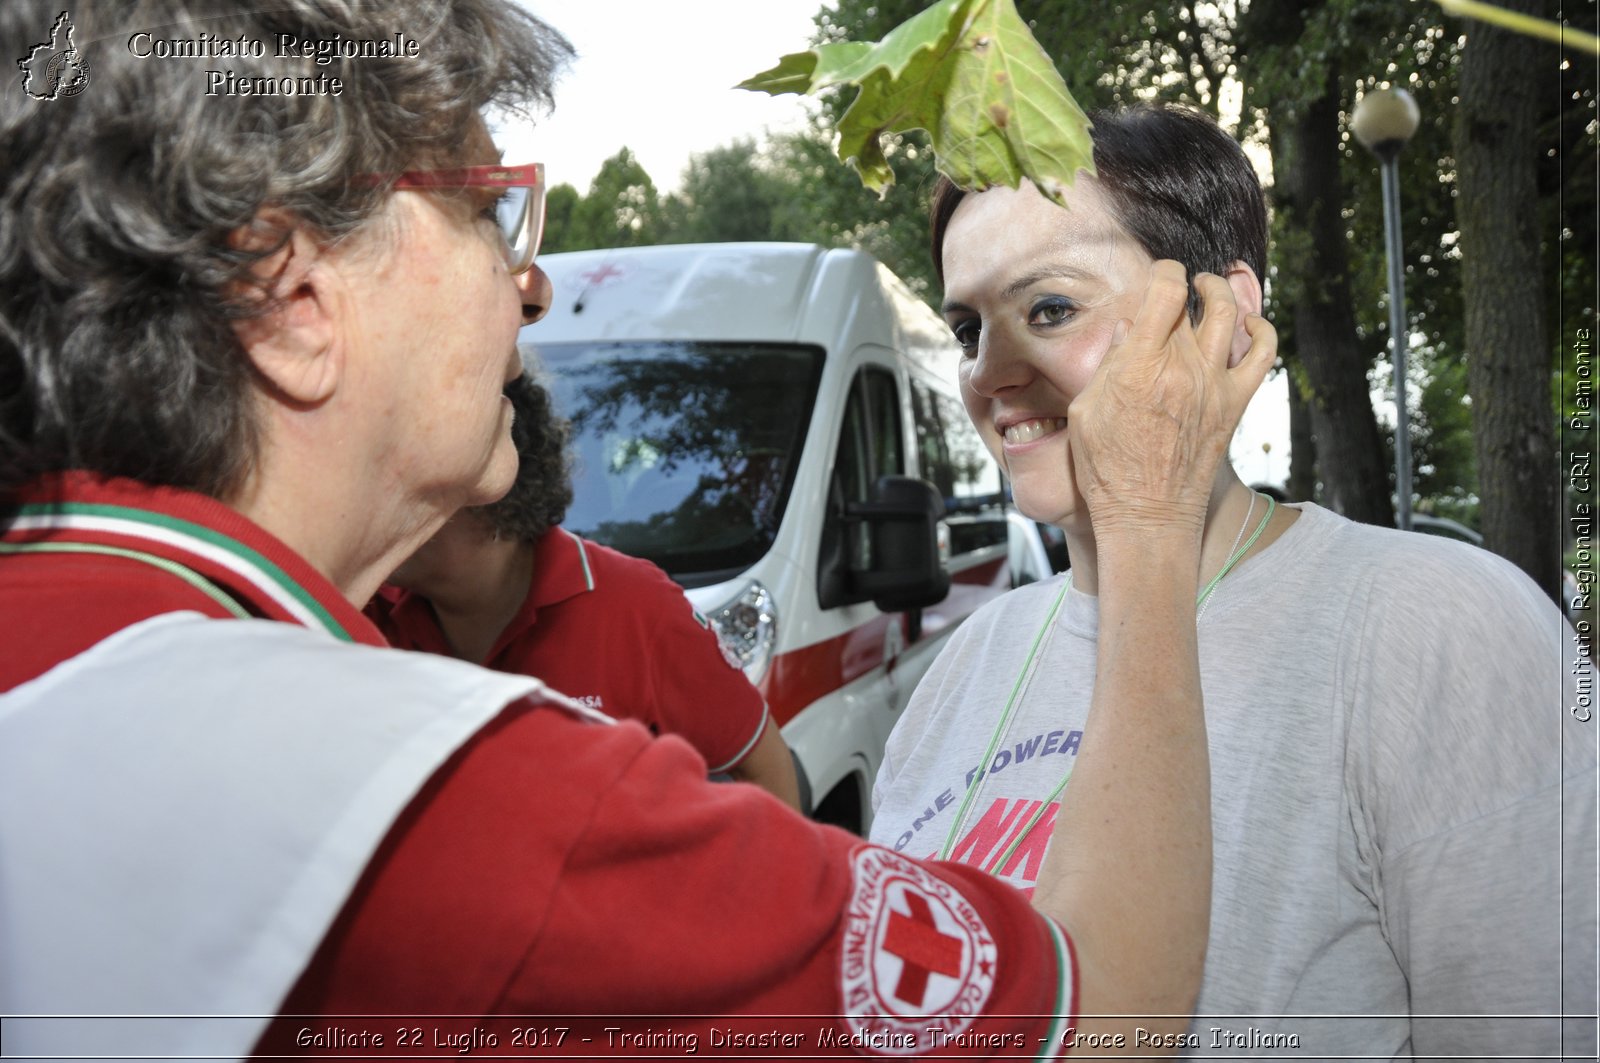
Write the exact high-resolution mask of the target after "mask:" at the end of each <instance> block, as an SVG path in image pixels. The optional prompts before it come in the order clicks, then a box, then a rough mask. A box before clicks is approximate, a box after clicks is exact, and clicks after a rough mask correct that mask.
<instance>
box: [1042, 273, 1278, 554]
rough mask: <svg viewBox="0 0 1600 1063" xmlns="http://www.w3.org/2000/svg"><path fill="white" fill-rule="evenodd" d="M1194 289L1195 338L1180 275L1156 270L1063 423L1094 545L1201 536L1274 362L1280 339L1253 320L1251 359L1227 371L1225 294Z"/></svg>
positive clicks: (1207, 277)
mask: <svg viewBox="0 0 1600 1063" xmlns="http://www.w3.org/2000/svg"><path fill="white" fill-rule="evenodd" d="M1195 289H1196V290H1197V291H1198V292H1199V294H1200V297H1201V300H1202V306H1203V312H1202V315H1201V319H1200V324H1199V327H1198V328H1196V327H1194V326H1192V325H1191V324H1190V322H1189V316H1188V314H1187V313H1186V312H1185V305H1186V301H1187V298H1188V292H1189V289H1188V284H1187V283H1186V279H1185V272H1184V268H1183V266H1182V265H1181V264H1179V263H1177V262H1172V261H1161V262H1157V263H1155V264H1154V265H1153V266H1152V267H1151V271H1150V286H1149V288H1148V289H1146V291H1145V297H1144V303H1143V304H1142V305H1141V306H1140V308H1139V313H1138V316H1137V317H1136V318H1135V319H1134V321H1133V324H1132V326H1131V328H1128V329H1127V335H1126V336H1125V337H1124V338H1123V339H1122V340H1121V341H1120V342H1113V344H1112V346H1111V349H1110V350H1109V351H1107V352H1106V356H1105V358H1104V359H1103V360H1102V361H1101V363H1100V367H1099V369H1098V370H1097V371H1096V372H1095V375H1094V379H1093V380H1092V381H1091V382H1090V384H1089V386H1088V387H1087V388H1085V389H1084V390H1083V392H1082V393H1080V394H1079V395H1078V397H1077V398H1076V399H1075V400H1074V401H1073V403H1072V407H1071V409H1070V410H1069V411H1068V417H1067V431H1068V439H1069V447H1070V451H1071V454H1072V472H1073V477H1074V479H1075V481H1076V483H1077V486H1078V492H1079V494H1080V495H1081V496H1082V498H1083V499H1084V502H1085V503H1086V504H1087V505H1088V507H1089V518H1090V521H1091V523H1092V524H1093V525H1094V529H1095V537H1096V538H1097V539H1100V538H1102V537H1103V536H1104V534H1105V533H1106V532H1108V531H1111V532H1113V533H1115V531H1116V529H1120V528H1133V529H1139V530H1145V531H1163V530H1183V531H1193V532H1194V533H1195V534H1196V535H1198V534H1199V531H1200V530H1201V529H1202V528H1203V527H1204V526H1205V518H1206V509H1207V505H1208V503H1209V499H1210V494H1211V485H1212V480H1213V478H1214V477H1215V475H1216V471H1217V465H1218V463H1219V462H1221V461H1222V459H1223V456H1224V455H1225V454H1226V453H1227V450H1228V441H1229V440H1230V439H1231V438H1232V436H1233V432H1234V429H1235V428H1236V427H1237V426H1238V424H1239V418H1240V417H1241V416H1243V414H1244V409H1245V406H1246V405H1248V404H1249V402H1250V398H1251V396H1252V395H1254V394H1255V393H1256V389H1257V388H1259V387H1260V386H1261V382H1262V381H1263V380H1264V379H1266V375H1267V371H1268V370H1269V369H1271V368H1272V363H1273V360H1274V359H1275V358H1276V356H1277V350H1278V336H1277V332H1276V330H1275V329H1273V327H1272V325H1271V324H1270V323H1268V322H1267V320H1266V319H1265V318H1263V317H1261V316H1259V315H1257V314H1251V315H1249V316H1248V317H1247V318H1246V319H1245V322H1244V328H1245V332H1246V334H1248V335H1249V337H1250V350H1249V351H1248V353H1246V354H1245V356H1244V358H1243V359H1242V360H1241V361H1240V362H1239V364H1238V365H1237V366H1235V367H1233V368H1231V369H1230V368H1229V366H1228V361H1229V358H1228V355H1229V350H1230V347H1231V345H1232V340H1233V334H1234V325H1235V322H1236V321H1237V319H1238V312H1239V311H1238V306H1237V305H1236V304H1235V301H1234V298H1233V290H1232V289H1231V288H1230V287H1229V286H1228V282H1227V281H1225V280H1223V279H1222V278H1221V277H1218V276H1215V275H1213V274H1209V273H1202V274H1199V275H1198V276H1196V277H1195ZM1119 331H1121V330H1120V329H1119Z"/></svg>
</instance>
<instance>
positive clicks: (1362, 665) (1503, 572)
mask: <svg viewBox="0 0 1600 1063" xmlns="http://www.w3.org/2000/svg"><path fill="white" fill-rule="evenodd" d="M1299 508H1300V510H1301V515H1300V517H1299V519H1298V520H1296V522H1295V523H1294V524H1293V525H1291V526H1290V528H1289V529H1288V530H1287V531H1286V532H1285V533H1284V534H1283V535H1282V536H1281V537H1280V538H1279V539H1278V540H1277V541H1276V542H1275V543H1273V544H1272V545H1271V546H1270V547H1268V548H1267V549H1266V550H1264V551H1262V552H1261V553H1260V554H1258V555H1257V556H1255V557H1254V558H1252V559H1251V560H1249V561H1247V562H1245V563H1242V564H1241V565H1240V566H1239V567H1238V568H1237V569H1235V570H1234V571H1233V572H1232V573H1231V574H1229V575H1228V577H1227V578H1226V579H1224V580H1223V581H1222V583H1220V584H1219V585H1218V587H1217V589H1216V591H1215V593H1214V594H1213V596H1212V599H1211V601H1210V603H1209V604H1208V606H1207V608H1206V611H1205V613H1204V615H1203V617H1202V618H1201V621H1200V626H1199V643H1200V663H1201V674H1202V684H1203V688H1204V693H1205V705H1206V724H1207V732H1208V734H1209V737H1210V754H1211V773H1212V815H1213V820H1214V831H1215V845H1214V852H1215V872H1214V882H1213V902H1212V914H1211V945H1210V950H1209V952H1208V955H1207V960H1206V974H1205V983H1204V986H1203V989H1202V991H1201V995H1200V1001H1199V1006H1198V1010H1199V1012H1200V1017H1199V1018H1197V1019H1196V1020H1195V1022H1194V1024H1193V1026H1192V1027H1191V1034H1192V1036H1193V1037H1194V1041H1193V1043H1192V1046H1191V1048H1190V1052H1191V1053H1193V1054H1198V1055H1227V1054H1246V1055H1293V1056H1319V1055H1328V1056H1336V1057H1344V1058H1349V1057H1353V1056H1373V1057H1388V1056H1394V1055H1405V1054H1408V1053H1416V1054H1417V1055H1431V1054H1446V1055H1450V1054H1463V1055H1467V1056H1472V1057H1486V1056H1500V1055H1508V1054H1510V1053H1529V1054H1534V1053H1537V1054H1546V1053H1549V1054H1553V1053H1557V1052H1560V1051H1562V1040H1561V1039H1562V1036H1563V1031H1562V1029H1561V1023H1560V1022H1559V1021H1558V1020H1555V1019H1551V1018H1542V1016H1554V1015H1560V1014H1562V1013H1563V1012H1565V1013H1566V1014H1569V1015H1570V1014H1573V1013H1577V1014H1584V1013H1588V1014H1591V1015H1592V1014H1593V1012H1594V1006H1595V985H1596V980H1595V940H1596V939H1595V891H1596V882H1595V867H1596V863H1595V860H1596V857H1595V832H1596V811H1595V804H1596V793H1595V777H1596V767H1595V765H1596V755H1595V751H1596V742H1595V734H1596V724H1595V723H1594V722H1592V721H1591V722H1582V721H1580V720H1579V719H1578V718H1577V716H1576V715H1575V714H1574V712H1573V711H1572V710H1573V708H1574V707H1575V706H1576V705H1577V704H1579V702H1580V701H1581V697H1580V695H1581V691H1582V690H1583V689H1587V690H1589V691H1590V692H1592V690H1593V682H1592V673H1590V672H1586V671H1584V670H1583V669H1585V668H1586V667H1587V666H1586V665H1585V664H1582V663H1581V662H1578V660H1577V656H1576V653H1575V647H1574V642H1573V641H1572V637H1573V636H1572V629H1571V628H1570V627H1569V626H1568V625H1567V624H1566V622H1565V619H1564V618H1563V617H1562V616H1561V614H1560V611H1559V610H1558V609H1557V608H1556V607H1555V606H1554V604H1553V603H1552V602H1551V601H1550V600H1549V599H1548V598H1546V597H1545V596H1544V595H1543V594H1541V593H1540V592H1539V590H1538V589H1537V588H1536V587H1535V586H1534V585H1533V584H1532V582H1531V581H1529V580H1528V579H1527V578H1526V577H1525V576H1523V575H1522V573H1521V572H1520V571H1518V570H1517V569H1516V568H1515V567H1513V566H1512V565H1511V564H1509V563H1508V562H1506V561H1504V560H1503V559H1501V558H1499V557H1496V556H1494V555H1492V554H1489V553H1487V552H1485V551H1482V550H1478V549H1475V548H1473V547H1470V546H1466V545H1464V544H1460V543H1455V542H1449V541H1445V540H1441V539H1436V538H1430V537H1427V536H1422V535H1415V534H1407V533H1402V532H1397V531H1394V530H1392V529H1380V528H1375V527H1371V526H1368V525H1360V524H1355V523H1352V522H1350V521H1347V520H1345V519H1344V518H1342V517H1339V516H1337V515H1335V514H1333V513H1330V512H1328V511H1327V510H1324V509H1321V508H1319V507H1317V506H1314V505H1310V504H1307V505H1303V506H1301V507H1299ZM1064 580H1065V577H1056V578H1055V579H1052V580H1047V581H1045V582H1042V583H1038V584H1032V585H1030V586H1027V587H1024V588H1021V589H1019V590H1017V591H1014V592H1012V593H1010V594H1007V595H1005V596H1004V597H1003V598H1001V599H999V600H998V601H996V602H993V603H991V604H990V605H988V606H986V607H985V608H983V609H982V610H980V611H979V612H978V613H976V614H975V615H974V616H972V617H971V618H970V619H969V620H968V621H967V622H966V623H965V624H963V625H962V627H961V629H960V630H959V631H957V632H956V634H955V635H954V636H953V637H952V638H951V640H950V643H949V645H948V646H947V647H946V648H945V650H944V651H943V653H942V654H941V655H940V656H939V659H938V660H937V661H936V662H935V663H934V665H933V667H932V669H931V670H930V671H929V672H928V674H927V676H926V677H925V678H924V679H923V681H922V683H921V684H920V685H919V686H918V687H917V690H916V693H915V695H914V696H913V698H912V700H911V703H910V705H909V706H908V708H907V710H906V714H905V716H904V717H903V718H902V719H901V720H900V722H899V724H898V725H897V726H896V728H895V730H894V733H893V734H892V735H891V736H890V739H889V743H888V748H887V750H886V752H885V757H884V762H883V767H882V770H881V771H880V773H879V775H878V779H877V784H876V788H875V790H874V794H873V803H874V808H875V818H874V821H873V826H872V839H873V840H874V841H876V842H879V843H881V844H884V845H887V846H890V847H892V848H894V849H897V850H900V851H902V852H905V853H908V854H910V855H912V856H918V857H926V856H933V855H945V854H948V855H947V856H946V858H948V859H954V860H958V861H961V862H963V863H968V864H974V865H978V866H981V867H985V868H988V869H990V870H991V871H992V872H993V873H996V874H998V875H1000V876H1001V877H1002V878H1005V879H1007V880H1008V881H1011V882H1013V883H1014V884H1016V885H1017V886H1018V887H1020V888H1022V889H1024V890H1028V891H1030V892H1031V890H1032V886H1033V883H1034V881H1035V879H1036V877H1037V875H1038V873H1039V868H1040V865H1041V863H1042V861H1043V857H1044V850H1045V847H1046V844H1047V842H1048V839H1049V835H1050V829H1051V825H1052V824H1053V822H1054V818H1055V808H1056V804H1055V802H1052V801H1050V800H1049V795H1051V794H1052V793H1054V792H1055V790H1056V788H1057V786H1058V785H1059V784H1060V783H1061V782H1062V780H1063V779H1064V778H1066V776H1067V774H1068V772H1069V771H1070V770H1071V768H1072V765H1073V763H1074V761H1075V760H1076V758H1077V752H1078V748H1079V745H1080V743H1081V741H1082V738H1083V736H1082V728H1083V723H1084V718H1085V716H1086V714H1087V712H1088V708H1089V700H1090V695H1091V691H1092V687H1093V680H1094V662H1095V645H1096V635H1097V630H1098V621H1099V612H1098V604H1099V603H1098V600H1097V599H1096V598H1094V597H1092V596H1090V595H1087V594H1083V593H1081V592H1079V591H1077V590H1075V589H1073V588H1071V587H1070V585H1068V584H1067V583H1064ZM1063 592H1064V596H1063ZM1058 599H1060V611H1059V613H1058V615H1057V616H1056V619H1055V622H1054V623H1053V624H1052V625H1050V627H1049V628H1048V629H1045V627H1044V621H1045V618H1046V617H1047V615H1048V614H1049V612H1050V609H1051V607H1052V606H1053V604H1054V603H1055V602H1056V601H1057V600H1058ZM1041 631H1043V632H1044V635H1043V637H1042V639H1040V644H1039V649H1038V652H1037V654H1036V656H1035V657H1034V658H1033V667H1032V669H1030V671H1031V672H1032V673H1033V674H1031V676H1024V665H1025V663H1026V662H1028V660H1029V652H1030V647H1031V646H1032V645H1033V643H1034V641H1035V637H1036V635H1038V634H1039V633H1040V632H1041ZM1019 677H1024V678H1023V681H1024V683H1025V684H1026V686H1025V689H1024V690H1023V691H1022V693H1021V696H1020V697H1019V699H1018V701H1017V705H1016V708H1015V710H1014V714H1013V717H1012V719H1011V722H1010V724H1009V725H1008V726H1007V727H1006V728H1005V730H1004V733H1003V734H1001V736H1000V739H999V741H998V744H997V745H996V746H995V752H994V753H993V755H992V756H991V757H990V761H989V770H988V772H987V774H979V773H978V770H977V769H978V767H979V765H980V763H981V762H982V760H983V758H984V754H985V751H986V750H987V749H988V748H989V746H990V742H991V738H992V736H993V734H994V731H995V727H996V723H997V722H998V721H999V719H1000V717H1001V714H1002V711H1003V709H1004V707H1005V705H1006V702H1007V699H1008V695H1010V693H1011V691H1012V689H1013V687H1014V686H1015V685H1017V683H1018V680H1019ZM1585 683H1587V684H1588V685H1587V688H1585V687H1584V684H1585ZM1577 715H1582V713H1579V714H1577ZM974 784H975V785H976V790H975V791H973V793H972V794H971V799H970V800H968V790H969V787H970V786H971V785H974ZM1041 810H1042V814H1040V813H1041ZM958 814H959V815H960V823H959V826H957V825H956V820H957V816H958ZM1030 823H1032V824H1033V825H1032V827H1031V829H1029V824H1030ZM1019 834H1020V835H1021V838H1020V841H1019V840H1018V836H1019ZM1563 891H1565V897H1563ZM1563 909H1565V920H1564V919H1563ZM1424 1015H1443V1016H1462V1015H1467V1016H1485V1015H1510V1016H1535V1017H1533V1018H1519V1019H1502V1020H1496V1021H1493V1022H1490V1021H1486V1020H1483V1019H1443V1018H1440V1019H1425V1018H1420V1016H1424ZM1308 1016H1321V1017H1320V1018H1309V1017H1308ZM1339 1016H1348V1017H1339ZM1565 1036H1566V1038H1567V1041H1566V1045H1565V1047H1566V1051H1567V1052H1569V1053H1570V1052H1572V1051H1573V1050H1574V1049H1578V1050H1579V1051H1584V1052H1587V1053H1588V1055H1589V1056H1590V1058H1592V1057H1593V1054H1594V1024H1593V1022H1592V1020H1591V1021H1590V1022H1588V1023H1586V1024H1583V1023H1569V1024H1568V1025H1567V1029H1566V1031H1565ZM1575 1038H1576V1039H1578V1040H1574V1039H1575Z"/></svg>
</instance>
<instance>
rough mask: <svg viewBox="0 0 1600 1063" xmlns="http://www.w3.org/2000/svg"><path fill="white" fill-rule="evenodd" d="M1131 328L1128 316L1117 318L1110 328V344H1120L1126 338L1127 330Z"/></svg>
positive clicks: (1115, 345) (1131, 323)
mask: <svg viewBox="0 0 1600 1063" xmlns="http://www.w3.org/2000/svg"><path fill="white" fill-rule="evenodd" d="M1132 328H1133V322H1132V321H1130V320H1129V319H1128V318H1125V317H1122V318H1118V319H1117V323H1116V324H1115V325H1113V326H1112V328H1111V346H1113V347H1118V346H1121V344H1122V342H1123V341H1124V340H1126V339H1127V338H1128V332H1129V330H1130V329H1132Z"/></svg>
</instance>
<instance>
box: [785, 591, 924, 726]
mask: <svg viewBox="0 0 1600 1063" xmlns="http://www.w3.org/2000/svg"><path fill="white" fill-rule="evenodd" d="M891 622H892V623H896V624H904V623H905V620H904V618H903V617H901V616H900V615H899V614H893V615H889V614H880V615H878V616H876V617H874V618H873V619H871V620H869V621H867V622H866V623H865V624H862V625H861V626H860V627H856V628H852V629H851V630H849V631H846V632H845V633H844V634H842V635H835V636H834V637H833V638H831V639H823V640H822V641H821V642H813V643H812V644H811V645H809V646H802V647H800V648H799V649H798V650H790V651H789V652H788V653H780V654H778V656H776V657H774V658H773V659H772V667H771V668H770V669H769V670H768V671H767V674H766V676H765V677H764V678H763V679H762V680H761V693H762V694H764V695H765V696H766V699H767V706H768V707H769V708H770V709H771V710H772V718H773V719H774V720H776V721H777V722H778V723H779V724H785V723H788V722H789V721H790V720H792V719H794V718H795V716H796V715H798V714H799V712H800V710H801V709H803V708H805V707H806V706H807V705H810V704H811V703H812V702H813V701H816V700H817V699H818V698H821V697H824V696H825V695H827V694H830V693H832V692H833V691H835V690H838V689H839V688H840V687H842V686H844V685H845V684H846V683H848V682H850V681H851V680H853V679H859V678H860V677H861V676H864V675H866V674H867V673H868V672H870V671H872V670H873V669H874V668H877V667H878V666H879V665H881V664H883V643H884V638H885V636H887V635H888V633H889V624H890V623H891Z"/></svg>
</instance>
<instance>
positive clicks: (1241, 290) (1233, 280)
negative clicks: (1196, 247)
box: [1223, 259, 1261, 369]
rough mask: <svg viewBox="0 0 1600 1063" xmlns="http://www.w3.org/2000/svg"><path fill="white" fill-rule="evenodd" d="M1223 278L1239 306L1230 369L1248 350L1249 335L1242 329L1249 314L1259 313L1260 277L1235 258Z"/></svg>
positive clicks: (1229, 354) (1230, 353)
mask: <svg viewBox="0 0 1600 1063" xmlns="http://www.w3.org/2000/svg"><path fill="white" fill-rule="evenodd" d="M1223 280H1225V281H1227V282H1228V287H1230V288H1232V289H1233V301H1234V303H1235V305H1237V306H1238V308H1239V316H1238V318H1237V320H1236V322H1235V324H1234V326H1233V347H1232V349H1231V350H1230V351H1229V352H1228V368H1230V369H1231V368H1233V367H1234V366H1236V365H1238V364H1239V362H1240V361H1242V360H1243V359H1244V356H1245V354H1246V353H1247V352H1248V351H1249V350H1250V336H1249V334H1248V333H1246V332H1245V330H1244V319H1245V317H1246V316H1247V315H1249V314H1259V313H1261V279H1260V278H1259V277H1257V276H1256V271H1255V270H1253V269H1251V268H1250V267H1249V266H1248V265H1246V264H1245V263H1244V262H1242V261H1240V260H1238V259H1235V260H1234V262H1233V264H1232V265H1230V266H1229V267H1228V272H1227V273H1226V274H1224V275H1223Z"/></svg>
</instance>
